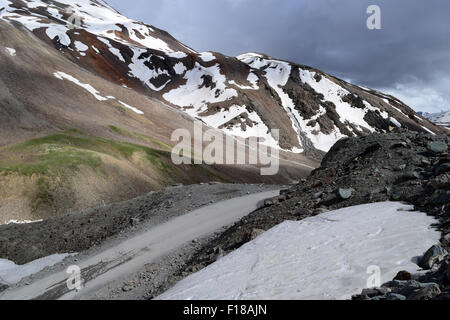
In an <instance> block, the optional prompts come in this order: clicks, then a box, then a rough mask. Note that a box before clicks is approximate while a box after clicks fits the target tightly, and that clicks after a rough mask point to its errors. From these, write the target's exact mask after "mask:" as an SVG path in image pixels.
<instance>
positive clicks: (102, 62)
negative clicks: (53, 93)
mask: <svg viewBox="0 0 450 320" xmlns="http://www.w3.org/2000/svg"><path fill="white" fill-rule="evenodd" d="M1 3H3V6H5V7H6V8H7V9H6V11H5V12H4V13H2V18H3V19H4V20H8V21H16V22H17V21H19V22H21V23H23V24H24V25H25V26H26V27H27V28H29V29H30V30H31V31H32V32H33V33H35V34H36V35H37V36H38V37H39V38H41V39H42V40H44V41H47V42H51V43H53V45H55V46H56V47H57V48H58V49H59V50H60V51H61V52H63V53H64V54H65V56H66V57H68V58H69V59H71V60H73V61H75V62H76V63H78V64H79V65H81V66H82V67H84V68H86V69H88V70H90V71H91V72H94V73H97V74H99V75H100V76H102V77H104V78H106V79H108V80H110V81H113V82H115V83H118V84H121V85H123V86H126V87H129V88H132V89H134V90H137V91H139V92H141V93H144V94H146V95H148V96H151V97H153V98H156V99H158V100H160V101H163V102H164V103H167V104H169V105H171V106H173V107H176V108H179V109H180V110H183V111H184V112H186V113H187V114H189V115H190V116H193V117H195V118H198V119H200V120H202V121H203V122H205V123H206V124H207V125H209V126H212V127H214V128H218V129H221V130H222V131H224V132H225V133H227V134H231V135H236V136H239V137H241V138H248V137H250V136H256V137H258V138H260V139H261V141H264V143H265V144H267V145H269V146H271V147H276V148H280V149H281V150H286V151H291V152H296V153H301V152H304V153H305V154H308V155H310V156H312V157H315V158H318V159H319V158H320V157H321V154H323V152H327V151H328V150H329V148H331V146H332V145H333V144H334V143H335V142H337V141H338V140H339V139H341V138H344V137H349V136H359V135H364V134H367V133H371V132H386V131H388V130H389V127H396V126H403V127H406V128H409V129H412V130H415V131H422V132H429V131H432V132H436V133H439V132H441V130H442V129H440V128H437V127H435V126H434V125H433V124H431V123H429V122H428V121H427V120H425V119H423V118H422V117H420V116H418V115H417V114H416V113H415V112H414V111H413V110H412V109H411V108H409V107H408V106H406V105H405V104H404V103H402V102H401V101H399V100H398V99H396V98H394V97H392V96H388V95H384V94H382V93H381V92H377V91H374V90H371V89H367V88H363V87H359V86H356V85H353V84H349V83H347V82H345V81H343V80H340V79H338V78H336V77H333V76H330V75H328V74H326V73H323V72H321V71H320V70H318V69H315V68H311V67H307V66H303V65H300V64H295V63H292V62H287V61H284V60H280V59H275V58H272V57H269V56H266V55H263V54H256V53H251V54H243V55H241V56H238V57H228V56H225V55H222V54H220V53H217V52H203V53H198V52H196V51H195V50H193V49H191V48H188V47H187V46H185V45H184V44H182V43H181V42H179V41H178V40H176V39H175V38H173V37H172V36H170V34H169V33H167V32H165V31H163V30H160V29H157V28H156V27H153V26H149V25H146V24H145V23H142V22H136V21H133V20H131V19H128V18H126V17H124V16H122V15H120V14H118V13H117V11H116V10H114V9H110V6H108V5H107V4H106V3H105V2H101V3H100V4H99V3H98V2H95V1H90V0H82V1H77V6H75V5H74V4H73V3H71V2H70V1H68V0H61V1H47V2H42V1H39V0H33V1H30V2H28V3H25V2H23V1H21V0H2V2H1ZM77 7H80V8H81V9H82V10H81V9H80V10H78V8H77ZM69 9H70V10H71V11H69ZM77 10H78V11H77ZM68 11H69V12H74V11H75V12H77V14H80V15H82V17H81V18H82V21H83V23H82V26H81V29H77V28H73V29H72V28H68V27H67V26H65V24H67V20H68V19H69V18H68V13H67V12H68ZM18 13H20V14H21V15H20V16H19V17H17V16H16V15H17V14H18ZM38 17H39V18H38ZM42 17H46V18H42ZM40 19H44V21H45V22H44V21H42V20H40ZM45 19H48V21H47V20H45ZM115 19H116V20H117V21H116V20H115ZM99 21H100V22H99ZM113 22H114V23H113ZM44 31H45V32H44ZM321 89H323V90H325V91H323V90H322V91H321ZM326 90H331V91H333V92H327V91H326ZM328 93H330V94H328ZM271 129H280V140H279V141H275V140H274V138H273V136H272V135H271V134H270V130H271Z"/></svg>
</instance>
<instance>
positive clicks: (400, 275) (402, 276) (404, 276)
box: [394, 271, 412, 281]
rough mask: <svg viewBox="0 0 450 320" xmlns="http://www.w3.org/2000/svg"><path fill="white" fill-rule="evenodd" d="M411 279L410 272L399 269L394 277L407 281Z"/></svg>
mask: <svg viewBox="0 0 450 320" xmlns="http://www.w3.org/2000/svg"><path fill="white" fill-rule="evenodd" d="M411 279H412V276H411V273H409V272H408V271H400V272H399V273H397V275H396V276H395V278H394V280H401V281H408V280H411Z"/></svg>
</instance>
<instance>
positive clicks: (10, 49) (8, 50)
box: [6, 48, 16, 57]
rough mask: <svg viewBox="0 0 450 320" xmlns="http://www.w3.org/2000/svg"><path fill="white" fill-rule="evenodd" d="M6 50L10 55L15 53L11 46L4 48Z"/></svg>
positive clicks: (12, 55)
mask: <svg viewBox="0 0 450 320" xmlns="http://www.w3.org/2000/svg"><path fill="white" fill-rule="evenodd" d="M6 52H8V53H9V55H10V56H11V57H14V56H15V55H16V50H15V49H13V48H6Z"/></svg>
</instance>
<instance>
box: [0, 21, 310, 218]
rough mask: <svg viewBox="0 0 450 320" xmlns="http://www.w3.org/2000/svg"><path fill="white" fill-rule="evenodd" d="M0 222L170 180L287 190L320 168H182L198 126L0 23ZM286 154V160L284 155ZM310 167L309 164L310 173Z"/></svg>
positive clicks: (300, 162)
mask: <svg viewBox="0 0 450 320" xmlns="http://www.w3.org/2000/svg"><path fill="white" fill-rule="evenodd" d="M0 43H1V45H0V224H1V223H5V222H8V221H10V220H19V221H21V220H36V219H42V218H47V217H49V216H53V215H57V214H62V213H66V212H69V211H73V210H80V209H85V208H89V207H93V206H99V205H103V204H108V203H111V202H117V201H121V200H127V199H130V198H133V197H136V196H139V195H142V194H145V193H147V192H149V191H152V190H157V189H160V188H162V187H166V186H170V185H171V184H174V183H180V182H182V183H185V184H190V183H200V182H209V181H224V182H244V183H260V182H266V183H287V182H289V181H291V180H292V179H298V177H299V176H304V175H306V174H307V173H308V172H309V171H310V170H311V169H310V168H309V167H314V166H315V163H314V162H313V161H310V160H308V159H306V158H304V157H303V159H300V157H297V158H296V159H293V158H292V157H291V160H292V161H289V162H286V161H284V160H281V169H280V173H279V175H276V176H273V177H263V176H261V175H260V171H259V166H257V165H256V166H251V165H241V166H223V165H215V166H206V165H196V166H191V165H183V166H176V165H175V164H174V163H173V162H172V160H171V150H172V147H173V144H174V142H172V141H171V140H170V138H171V134H172V132H173V131H174V130H176V129H178V128H186V129H188V130H189V131H192V130H193V119H192V118H191V117H189V116H188V115H186V114H185V113H183V112H180V111H179V110H176V109H174V108H172V107H169V106H167V105H164V104H162V103H161V102H159V101H157V100H155V99H154V98H151V97H148V96H147V95H144V94H141V93H139V92H136V91H134V90H131V89H127V88H124V87H122V86H120V85H118V84H116V83H113V82H110V81H107V80H105V79H103V78H102V77H100V76H98V75H96V74H95V73H92V72H90V71H88V70H86V69H83V68H81V67H80V65H79V64H77V63H74V62H73V61H71V60H70V59H67V57H66V56H65V55H63V54H61V53H60V52H59V51H58V50H56V49H55V48H54V45H53V43H50V44H49V43H46V42H43V41H42V40H40V39H39V38H38V37H36V35H35V34H34V33H32V32H30V31H29V30H28V29H26V28H24V27H23V26H22V25H20V24H15V25H13V24H11V23H8V22H6V21H4V20H1V19H0ZM281 157H283V155H281ZM305 164H307V166H305Z"/></svg>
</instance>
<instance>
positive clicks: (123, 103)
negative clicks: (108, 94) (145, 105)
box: [119, 101, 144, 114]
mask: <svg viewBox="0 0 450 320" xmlns="http://www.w3.org/2000/svg"><path fill="white" fill-rule="evenodd" d="M119 103H120V104H121V105H122V106H124V107H125V108H127V109H130V110H132V111H134V112H136V113H137V114H144V112H142V111H141V110H139V109H137V108H135V107H132V106H130V105H128V104H126V103H125V102H122V101H119Z"/></svg>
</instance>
